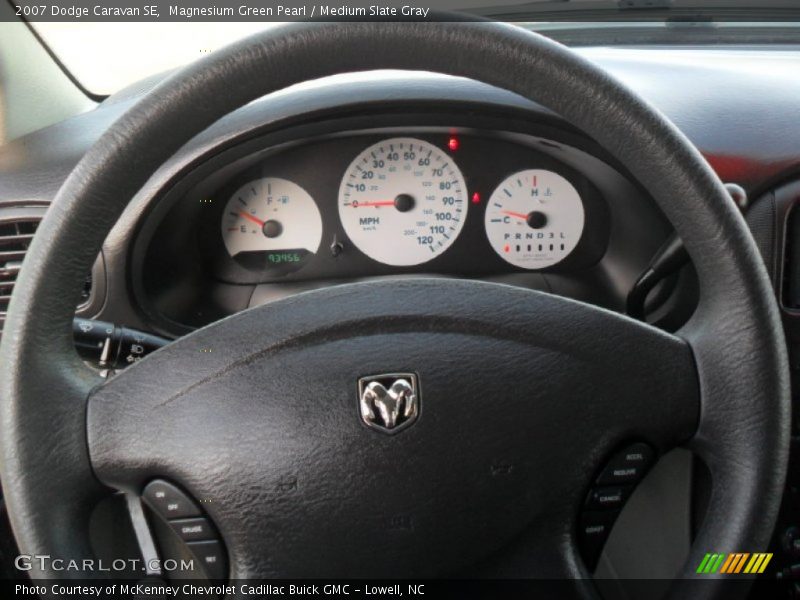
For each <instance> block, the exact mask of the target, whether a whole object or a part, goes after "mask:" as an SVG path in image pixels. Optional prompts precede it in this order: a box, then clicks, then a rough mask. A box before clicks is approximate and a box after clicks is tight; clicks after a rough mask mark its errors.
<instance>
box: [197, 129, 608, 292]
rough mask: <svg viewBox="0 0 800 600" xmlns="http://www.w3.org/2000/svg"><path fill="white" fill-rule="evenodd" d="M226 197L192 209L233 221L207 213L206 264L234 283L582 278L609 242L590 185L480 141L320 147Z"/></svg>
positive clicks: (283, 158)
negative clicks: (406, 275) (579, 269)
mask: <svg viewBox="0 0 800 600" xmlns="http://www.w3.org/2000/svg"><path fill="white" fill-rule="evenodd" d="M376 138H377V139H376ZM215 185H216V184H215V183H214V182H206V184H205V185H203V184H201V185H199V186H197V187H196V188H195V190H193V192H191V193H190V194H189V196H190V197H192V195H194V196H196V197H197V200H200V201H203V202H204V203H206V204H207V205H208V206H209V207H214V206H216V207H220V208H221V210H220V211H219V213H218V214H215V213H214V211H213V210H210V211H204V215H203V220H204V230H205V235H204V238H205V240H206V242H207V243H206V244H205V248H204V252H205V254H206V257H207V258H208V259H209V260H208V262H209V264H211V268H212V270H213V272H214V274H215V276H217V277H219V278H221V279H222V280H224V281H228V282H232V283H258V282H274V281H280V280H286V279H309V278H338V277H352V276H362V275H363V276H368V275H375V274H389V273H397V272H402V271H408V272H421V271H432V272H444V273H454V274H460V275H465V274H475V275H481V274H485V273H490V272H506V271H538V270H542V269H551V268H554V267H557V266H562V265H563V266H570V265H571V266H580V265H586V264H590V263H591V262H592V261H593V260H594V261H596V260H597V259H599V257H600V256H601V255H602V248H603V243H602V238H603V237H604V235H605V233H606V231H605V230H606V229H607V226H606V219H605V218H604V210H603V204H604V203H603V200H602V198H601V197H600V195H599V193H598V192H597V190H596V189H595V188H594V187H593V186H592V184H591V183H590V182H589V181H588V180H587V178H585V177H584V176H583V175H582V174H581V173H579V172H578V171H576V170H574V169H572V168H570V167H568V166H567V165H566V164H563V163H561V162H559V161H558V160H556V159H554V158H553V157H552V156H550V155H548V154H546V153H543V152H541V151H539V150H537V149H536V148H534V147H531V146H527V145H524V144H522V143H519V142H512V141H509V140H504V139H501V138H497V137H491V136H485V137H484V136H481V135H480V134H476V133H467V134H454V133H447V134H445V133H438V134H437V133H433V134H432V133H417V134H416V135H403V136H386V137H378V136H374V135H359V136H352V137H345V138H332V139H326V140H318V141H316V142H315V143H310V144H301V145H297V146H293V147H290V148H286V149H283V150H282V151H280V152H278V153H276V154H272V155H268V156H265V157H263V158H260V159H258V160H256V161H255V163H254V164H252V165H250V166H249V167H246V168H244V169H241V170H240V171H239V172H237V173H235V174H234V175H232V176H231V177H230V178H229V179H227V180H226V181H224V182H223V183H222V184H221V185H216V187H214V186H215ZM209 213H210V214H209ZM211 223H213V224H214V227H209V224H211ZM587 223H588V224H589V226H588V227H587ZM581 250H583V251H581Z"/></svg>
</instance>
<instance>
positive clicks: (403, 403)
mask: <svg viewBox="0 0 800 600" xmlns="http://www.w3.org/2000/svg"><path fill="white" fill-rule="evenodd" d="M358 404H359V409H360V412H361V420H362V421H364V424H365V425H366V426H367V427H370V428H372V429H377V430H378V431H382V432H383V433H397V432H398V431H402V430H403V429H405V428H406V427H408V426H409V425H411V424H412V423H414V421H416V420H417V416H419V386H418V385H417V376H416V375H415V374H414V373H389V374H386V375H375V376H372V377H362V378H361V379H359V380H358Z"/></svg>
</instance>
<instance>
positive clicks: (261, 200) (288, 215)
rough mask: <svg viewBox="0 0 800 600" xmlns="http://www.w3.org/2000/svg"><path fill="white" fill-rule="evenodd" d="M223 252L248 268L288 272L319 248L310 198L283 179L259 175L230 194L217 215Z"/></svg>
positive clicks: (318, 230) (317, 222)
mask: <svg viewBox="0 0 800 600" xmlns="http://www.w3.org/2000/svg"><path fill="white" fill-rule="evenodd" d="M221 227H222V240H223V242H224V243H225V248H226V249H227V250H228V254H230V255H231V257H232V258H233V259H234V260H236V261H237V262H239V263H241V264H242V265H243V266H245V267H247V268H250V269H258V270H263V269H268V270H270V271H275V272H277V273H288V272H290V271H295V270H297V269H299V268H300V267H301V266H303V264H305V263H306V262H307V261H308V259H310V258H311V257H312V256H313V255H314V254H315V253H316V252H317V250H319V245H320V243H321V241H322V216H321V215H320V212H319V208H317V205H316V203H315V202H314V199H313V198H312V197H311V196H310V195H309V194H308V192H306V191H305V190H304V189H303V188H301V187H300V186H299V185H297V184H296V183H294V182H291V181H289V180H288V179H280V178H278V177H264V178H263V179H256V180H255V181H251V182H249V183H246V184H245V185H243V186H242V187H240V188H239V189H238V190H236V191H235V192H234V193H233V195H232V196H231V198H230V200H228V203H227V204H226V205H225V210H224V212H223V215H222V224H221Z"/></svg>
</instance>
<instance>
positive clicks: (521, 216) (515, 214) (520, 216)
mask: <svg viewBox="0 0 800 600" xmlns="http://www.w3.org/2000/svg"><path fill="white" fill-rule="evenodd" d="M500 212H502V213H503V214H504V215H508V216H509V217H517V218H518V219H526V220H527V218H528V215H523V214H522V213H518V212H513V211H510V210H502V211H500Z"/></svg>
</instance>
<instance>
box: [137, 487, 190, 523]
mask: <svg viewBox="0 0 800 600" xmlns="http://www.w3.org/2000/svg"><path fill="white" fill-rule="evenodd" d="M142 498H144V501H145V502H147V504H148V505H150V507H151V508H152V509H153V510H155V511H156V512H157V513H158V514H160V515H161V516H162V517H164V518H166V519H183V518H186V517H199V516H200V515H201V514H202V513H201V512H200V508H198V506H197V504H195V503H194V501H193V500H192V499H191V498H189V496H187V495H186V494H184V493H183V492H182V491H181V490H179V489H178V488H177V487H175V486H174V485H172V484H171V483H169V482H167V481H163V480H161V479H157V480H156V481H151V482H150V483H148V484H147V487H145V488H144V492H142Z"/></svg>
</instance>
